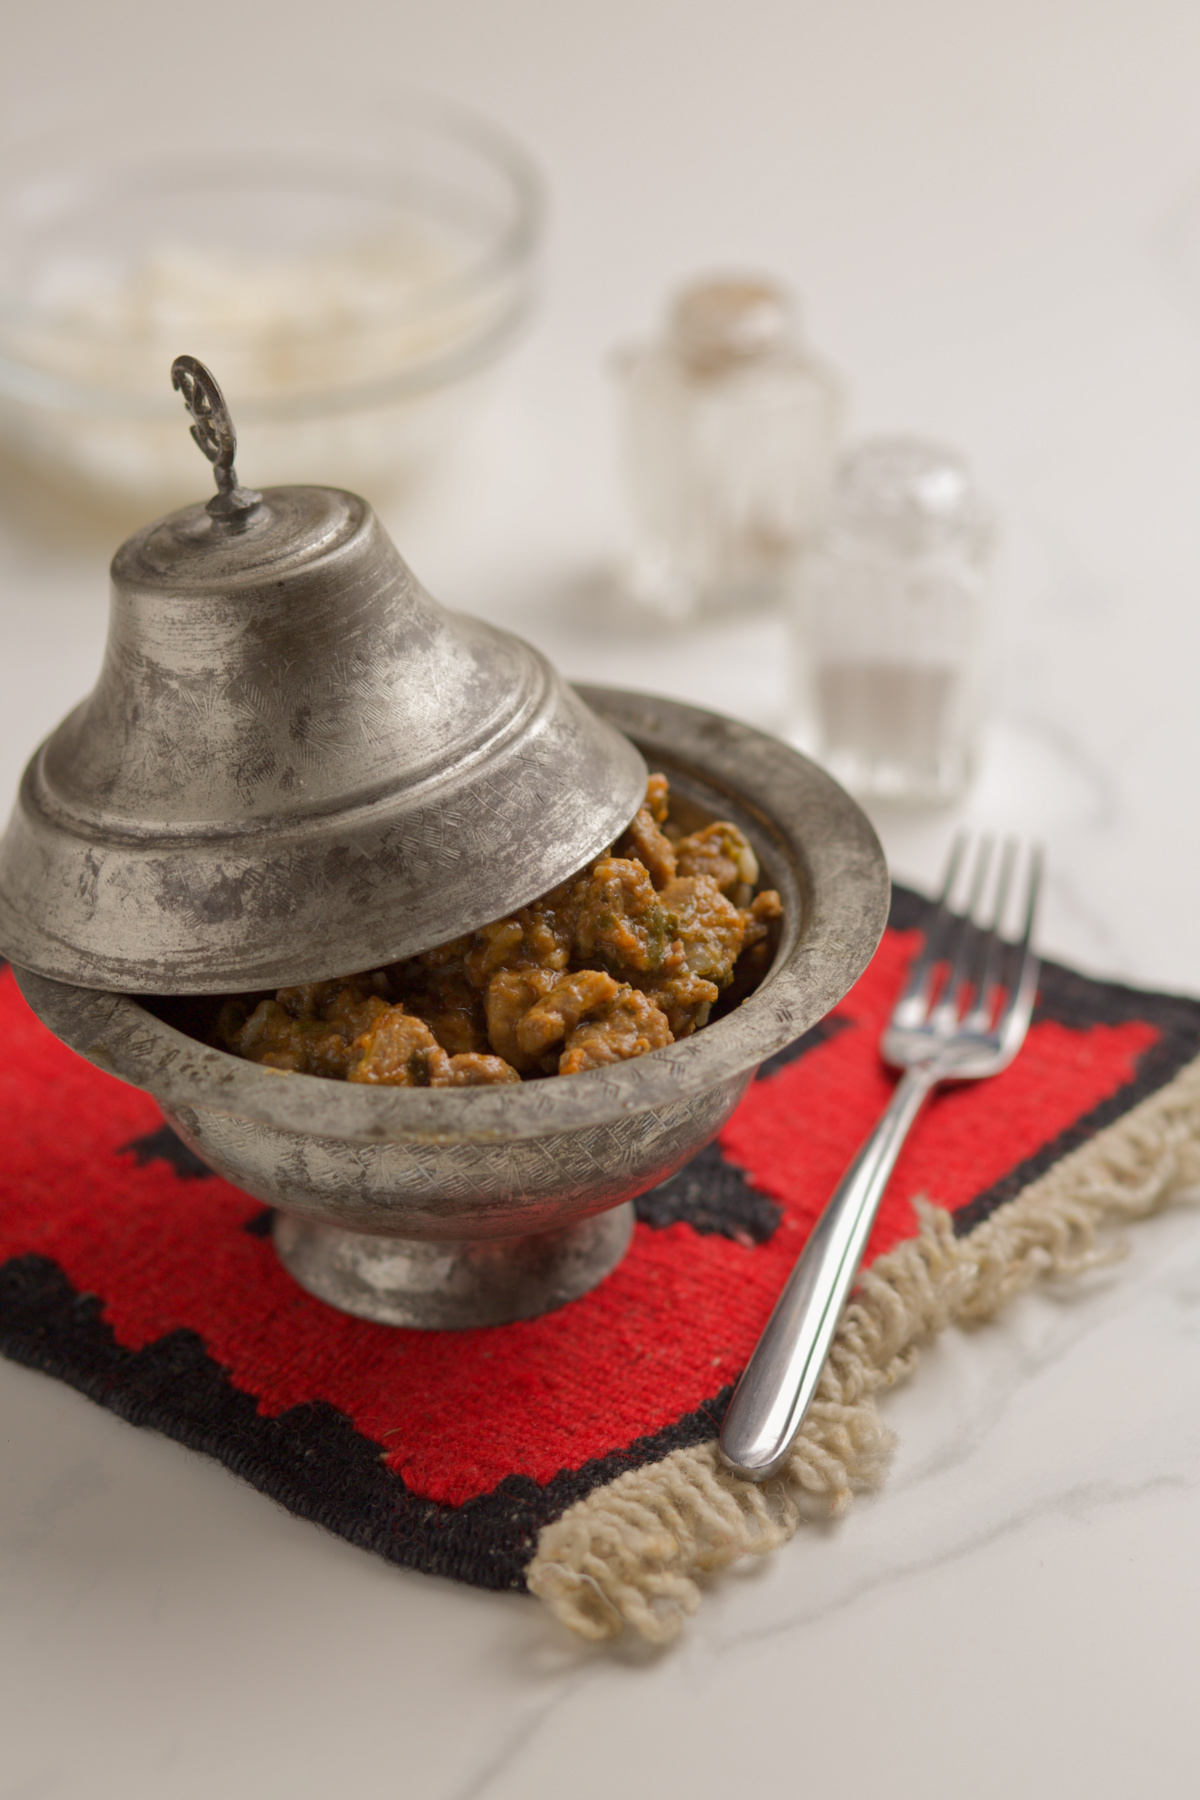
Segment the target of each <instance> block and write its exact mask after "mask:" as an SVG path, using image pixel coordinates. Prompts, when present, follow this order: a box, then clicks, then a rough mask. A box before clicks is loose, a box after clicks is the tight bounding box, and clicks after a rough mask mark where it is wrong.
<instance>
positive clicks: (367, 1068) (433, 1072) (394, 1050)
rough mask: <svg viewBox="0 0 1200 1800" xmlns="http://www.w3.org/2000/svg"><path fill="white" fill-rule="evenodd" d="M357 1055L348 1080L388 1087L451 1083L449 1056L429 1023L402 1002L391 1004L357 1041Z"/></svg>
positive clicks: (445, 1084)
mask: <svg viewBox="0 0 1200 1800" xmlns="http://www.w3.org/2000/svg"><path fill="white" fill-rule="evenodd" d="M354 1048H355V1051H356V1052H357V1059H356V1061H355V1062H354V1064H353V1066H352V1067H351V1069H350V1070H349V1072H348V1074H347V1076H346V1079H347V1081H363V1082H371V1083H375V1084H377V1085H381V1086H386V1087H448V1086H449V1085H450V1058H449V1057H448V1056H447V1055H446V1052H445V1051H444V1050H443V1049H442V1046H441V1045H440V1044H439V1043H438V1041H437V1039H436V1038H435V1037H434V1035H433V1033H432V1031H430V1029H429V1027H428V1025H426V1023H425V1021H424V1019H417V1018H414V1017H413V1015H412V1014H411V1013H408V1012H405V1010H404V1008H403V1007H402V1006H390V1007H389V1008H388V1009H387V1011H386V1012H385V1013H382V1014H381V1015H380V1017H379V1018H378V1019H376V1021H375V1023H374V1024H373V1025H372V1026H371V1028H370V1030H369V1031H365V1032H364V1033H363V1035H362V1036H361V1037H360V1038H358V1039H357V1040H356V1041H355V1045H354Z"/></svg>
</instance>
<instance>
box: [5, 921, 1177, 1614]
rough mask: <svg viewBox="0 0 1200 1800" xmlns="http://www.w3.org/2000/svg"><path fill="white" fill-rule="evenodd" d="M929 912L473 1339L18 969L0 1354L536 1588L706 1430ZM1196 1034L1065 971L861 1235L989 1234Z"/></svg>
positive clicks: (1152, 1007) (877, 1082)
mask: <svg viewBox="0 0 1200 1800" xmlns="http://www.w3.org/2000/svg"><path fill="white" fill-rule="evenodd" d="M923 905H924V903H923V902H921V901H919V900H918V899H917V897H916V896H915V895H912V894H909V893H906V892H904V891H900V892H898V893H897V895H896V897H895V902H894V906H893V916H892V924H891V926H890V928H889V930H888V933H887V935H886V937H885V939H884V942H883V944H882V946H881V948H880V950H879V952H878V954H877V956H876V957H875V960H874V962H873V963H872V964H871V967H870V969H869V970H868V971H867V973H866V974H865V975H864V976H863V978H862V980H861V981H860V982H859V983H858V985H857V987H856V988H855V989H854V990H853V992H852V993H851V994H850V995H849V996H848V997H847V999H846V1000H845V1001H844V1002H843V1003H842V1005H841V1006H839V1007H838V1009H837V1011H836V1012H835V1013H834V1014H833V1015H832V1016H831V1017H830V1018H829V1019H827V1020H826V1021H824V1022H823V1024H821V1025H820V1026H818V1027H817V1028H816V1029H815V1030H814V1031H812V1032H810V1033H809V1034H808V1035H807V1037H806V1038H804V1039H803V1040H801V1041H800V1042H799V1043H797V1044H795V1045H793V1046H792V1047H791V1048H790V1049H788V1050H786V1051H785V1052H783V1053H782V1054H781V1055H780V1056H777V1057H775V1058H774V1059H773V1060H772V1062H771V1063H770V1064H768V1065H767V1066H765V1067H764V1068H763V1069H762V1071H761V1073H760V1075H759V1077H758V1079H757V1080H756V1081H755V1082H754V1084H753V1085H752V1087H751V1089H750V1091H749V1093H748V1095H747V1097H746V1099H745V1100H744V1101H743V1103H742V1105H741V1107H740V1108H739V1109H738V1111H737V1113H736V1114H735V1115H734V1117H733V1118H732V1119H731V1120H730V1122H729V1124H728V1125H727V1126H726V1128H725V1129H724V1131H723V1132H722V1133H721V1137H720V1140H719V1143H718V1144H715V1145H713V1146H710V1148H709V1149H708V1150H706V1151H704V1152H703V1153H702V1154H701V1155H700V1156H699V1157H698V1158H697V1159H696V1160H695V1161H694V1162H693V1163H692V1164H691V1165H690V1166H689V1167H688V1168H687V1169H685V1170H684V1171H683V1172H682V1173H681V1174H679V1175H677V1176H675V1177H674V1178H673V1179H672V1180H671V1181H669V1182H667V1183H666V1184H665V1185H664V1186H662V1187H660V1188H658V1189H656V1190H655V1191H654V1192H652V1193H650V1194H647V1195H646V1196H644V1197H643V1199H642V1200H641V1201H640V1202H639V1203H638V1216H639V1224H638V1227H637V1230H636V1234H635V1238H634V1242H633V1246H632V1248H631V1250H630V1252H629V1254H628V1255H627V1256H626V1258H625V1260H624V1262H623V1263H621V1265H620V1266H619V1267H618V1268H617V1270H616V1271H615V1272H614V1273H613V1274H612V1275H611V1276H609V1278H608V1279H607V1280H606V1281H605V1282H603V1283H602V1284H601V1286H600V1287H599V1288H597V1289H596V1290H595V1291H594V1292H593V1293H591V1294H589V1295H587V1296H586V1297H585V1298H583V1299H581V1300H578V1301H575V1302H574V1303H573V1304H572V1305H570V1306H567V1307H565V1308H563V1309H562V1310H560V1311H558V1312H556V1313H552V1314H549V1315H547V1316H546V1317H543V1318H540V1319H536V1320H533V1321H529V1322H525V1323H521V1324H516V1325H509V1326H504V1327H499V1328H492V1329H485V1330H476V1331H464V1332H447V1333H424V1332H416V1331H407V1330H396V1329H392V1328H388V1327H383V1326H377V1325H373V1324H370V1323H367V1322H365V1321H362V1320H358V1319H353V1318H349V1317H346V1316H343V1315H342V1314H340V1313H337V1312H334V1311H332V1310H331V1309H330V1308H328V1307H326V1306H324V1305H323V1304H322V1303H321V1302H319V1301H317V1300H315V1299H313V1298H311V1297H310V1296H309V1295H308V1294H306V1293H304V1292H303V1291H302V1290H301V1289H300V1288H299V1287H297V1286H296V1285H295V1283H294V1282H292V1281H291V1280H290V1278H289V1277H288V1276H287V1275H286V1274H285V1273H284V1271H283V1269H282V1268H281V1266H280V1265H279V1263H278V1262H277V1260H276V1257H275V1253H274V1250H273V1248H272V1245H271V1242H270V1238H269V1236H268V1231H267V1226H268V1223H269V1215H268V1214H267V1213H266V1212H265V1211H264V1210H263V1208H262V1207H261V1206H260V1205H259V1204H258V1202H256V1201H254V1200H251V1199H249V1198H247V1197H246V1196H245V1195H243V1194H241V1193H239V1192H238V1191H237V1190H236V1189H234V1188H232V1187H230V1186H229V1185H227V1184H226V1183H225V1182H223V1181H221V1180H219V1179H218V1178H217V1177H215V1176H212V1175H209V1174H208V1172H207V1170H205V1169H204V1168H203V1167H202V1165H200V1164H199V1163H198V1162H197V1161H196V1160H195V1158H194V1157H193V1156H192V1154H191V1153H190V1152H189V1151H188V1150H187V1149H186V1148H185V1147H184V1146H183V1145H182V1144H181V1143H180V1142H179V1140H178V1139H177V1138H176V1137H175V1136H174V1135H173V1133H172V1132H171V1131H170V1130H169V1128H168V1127H166V1126H165V1125H164V1124H163V1121H162V1119H161V1117H160V1115H159V1114H158V1112H157V1110H156V1108H155V1106H154V1104H153V1102H152V1101H151V1100H149V1099H148V1098H147V1097H146V1096H145V1095H144V1094H141V1093H139V1092H137V1091H135V1090H134V1089H132V1088H128V1087H125V1086H122V1085H121V1084H120V1083H118V1082H116V1081H114V1080H112V1079H111V1078H109V1077H107V1076H105V1075H103V1074H101V1073H99V1072H98V1071H97V1070H95V1069H93V1068H91V1067H90V1066H89V1065H87V1064H85V1063H84V1062H82V1061H80V1060H79V1059H78V1058H76V1057H75V1056H73V1055H72V1054H71V1053H70V1052H68V1051H67V1050H65V1049H64V1048H62V1047H61V1046H60V1045H59V1044H58V1043H57V1042H56V1041H55V1039H54V1038H52V1037H51V1035H50V1034H49V1033H48V1032H47V1031H46V1030H45V1029H44V1028H43V1027H42V1026H41V1025H40V1024H39V1023H38V1022H37V1021H36V1020H35V1019H34V1017H33V1015H32V1014H31V1013H30V1012H29V1011H28V1009H27V1008H26V1006H25V1004H24V1002H23V1001H22V999H21V998H20V995H19V993H18V991H17V988H16V984H15V982H14V981H13V979H12V976H11V973H10V972H8V971H7V970H4V971H2V972H0V1046H2V1048H0V1126H2V1130H3V1141H4V1147H5V1148H4V1156H3V1166H2V1168H0V1348H2V1349H3V1351H4V1353H5V1354H6V1355H8V1356H10V1357H12V1358H14V1359H15V1360H17V1361H19V1362H23V1363H26V1364H29V1365H30V1366H32V1367H34V1368H38V1369H42V1370H45V1371H47V1372H49V1373H51V1374H54V1375H57V1376H59V1377H60V1378H61V1379H63V1380H65V1381H67V1382H70V1383H71V1384H72V1385H73V1386H74V1387H77V1388H79V1389H81V1390H82V1391H83V1392H84V1393H86V1394H88V1395H90V1396H91V1397H92V1398H93V1399H95V1400H97V1401H99V1402H100V1403H101V1404H102V1405H104V1406H107V1407H110V1408H111V1409H112V1410H113V1411H115V1412H117V1413H120V1414H121V1415H122V1416H123V1417H124V1418H126V1419H129V1420H132V1421H133V1422H134V1423H136V1424H140V1425H146V1426H150V1427H153V1428H154V1429H156V1430H159V1431H162V1432H166V1433H167V1434H168V1435H170V1436H172V1437H174V1438H177V1439H179V1440H180V1441H181V1442H183V1443H185V1444H187V1445H189V1446H191V1447H192V1448H194V1449H200V1450H204V1451H206V1452H207V1453H209V1454H210V1455H212V1456H215V1457H217V1458H219V1460H220V1461H222V1462H223V1463H225V1464H226V1465H227V1466H228V1467H229V1468H230V1469H232V1470H234V1471H235V1472H236V1473H237V1474H239V1475H241V1476H243V1477H244V1478H245V1479H246V1480H248V1481H250V1482H252V1483H253V1484H254V1485H255V1486H256V1487H258V1488H260V1489H261V1490H262V1491H263V1492H264V1493H267V1494H269V1495H271V1496H272V1497H273V1498H274V1499H276V1500H278V1501H280V1502H282V1503H283V1505H285V1506H286V1507H288V1508H289V1509H290V1510H291V1511H293V1512H295V1513H298V1514H300V1515H301V1516H303V1517H305V1518H308V1519H311V1520H314V1521H316V1522H318V1523H320V1524H322V1525H324V1526H326V1527H327V1528H328V1529H330V1530H331V1531H335V1532H337V1533H339V1534H340V1535H341V1536H343V1537H345V1538H348V1539H350V1540H351V1541H352V1542H354V1543H356V1544H359V1545H361V1546H363V1547H364V1548H366V1549H370V1550H373V1551H376V1552H377V1553H378V1554H380V1555H382V1556H384V1557H387V1558H389V1559H390V1560H391V1561H393V1562H397V1563H401V1564H404V1565H407V1566H409V1567H411V1568H415V1569H422V1570H426V1571H430V1572H435V1573H438V1574H442V1575H449V1576H453V1577H455V1578H457V1579H459V1580H462V1581H468V1582H473V1583H476V1584H478V1585H480V1586H482V1587H490V1588H521V1587H522V1586H523V1585H524V1584H525V1579H526V1570H527V1566H528V1565H529V1563H530V1560H531V1558H533V1556H534V1554H535V1551H536V1549H537V1545H538V1539H539V1533H541V1532H542V1531H543V1529H544V1528H545V1527H547V1526H548V1525H549V1524H550V1523H551V1522H552V1521H554V1520H556V1519H558V1518H559V1517H560V1516H561V1515H562V1514H563V1513H564V1512H566V1511H567V1509H569V1508H572V1507H574V1506H577V1505H578V1503H579V1502H581V1501H582V1500H584V1499H585V1497H587V1496H589V1495H592V1494H593V1493H594V1492H595V1491H596V1490H597V1489H600V1488H602V1487H605V1486H606V1484H611V1483H612V1482H613V1481H614V1480H615V1479H616V1478H618V1477H620V1476H621V1475H623V1474H624V1473H626V1472H627V1471H630V1470H633V1469H637V1468H639V1467H645V1466H647V1465H651V1464H657V1463H659V1462H661V1461H662V1460H663V1459H664V1458H669V1457H670V1455H671V1453H672V1452H675V1451H678V1450H681V1449H684V1448H686V1447H688V1446H693V1445H700V1444H704V1443H707V1442H709V1441H710V1440H711V1439H712V1438H713V1436H714V1434H715V1431H716V1428H717V1425H718V1423H719V1421H720V1417H721V1413H722V1409H723V1407H724V1406H725V1404H726V1402H727V1400H728V1396H729V1393H730V1389H731V1384H732V1383H733V1381H734V1380H735V1379H736V1377H737V1374H738V1372H739V1370H740V1368H741V1367H742V1364H743V1363H744V1361H745V1359H746V1356H747V1354H748V1353H749V1351H750V1349H751V1347H752V1346H753V1344H754V1341H755V1338H756V1336H757V1334H758V1332H759V1330H760V1328H761V1326H762V1324H763V1322H764V1321H765V1319H766V1317H767V1314H768V1312H769V1311H770V1308H771V1306H772V1304H773V1301H774V1299H775V1296H776V1294H777V1293H778V1291H779V1288H780V1286H781V1284H782V1282H783V1280H784V1277H785V1275H786V1273H787V1270H788V1269H789V1267H790V1265H791V1263H792V1261H793V1259H794V1258H795V1256H796V1254H797V1252H798V1250H799V1248H800V1246H801V1244H802V1243H803V1241H804V1236H805V1233H806V1232H807V1230H808V1229H809V1227H810V1225H811V1223H812V1221H813V1219H814V1218H815V1216H816V1214H817V1213H818V1211H819V1210H820V1208H821V1206H822V1205H823V1203H824V1201H825V1200H826V1199H827V1197H828V1195H829V1193H830V1191H831V1189H832V1188H833V1186H834V1184H835V1183H836V1181H837V1179H838V1177H839V1176H840V1174H841V1173H842V1171H843V1169H844V1167H845V1165H846V1163H847V1161H848V1160H849V1158H850V1156H851V1155H852V1153H853V1151H854V1149H855V1148H856V1146H857V1144H858V1143H859V1141H860V1140H861V1139H862V1138H863V1137H864V1136H865V1134H866V1133H867V1132H868V1131H869V1130H870V1128H871V1126H872V1124H873V1123H874V1121H875V1119H876V1117H877V1116H878V1113H879V1112H880V1110H881V1109H882V1107H883V1105H884V1103H885V1101H886V1099H887V1095H888V1091H889V1081H890V1078H889V1076H888V1075H887V1072H886V1071H885V1070H884V1068H883V1067H882V1065H881V1063H880V1061H879V1057H878V1053H877V1048H876V1046H877V1043H878V1038H879V1032H880V1029H881V1026H882V1024H883V1021H884V1019H885V1017H886V1015H887V1013H888V1011H889V1009H890V1007H891V1004H892V1001H893V999H894V997H895V994H896V992H897V989H898V987H899V985H900V982H901V978H902V973H903V970H904V967H905V965H906V963H907V961H908V959H909V958H910V956H911V955H912V954H913V952H914V950H915V948H916V946H917V944H918V942H919V938H920V932H919V924H920V919H921V914H922V909H923ZM1198 1053H1200V1004H1198V1003H1196V1002H1194V1001H1191V1000H1185V999H1178V998H1172V997H1168V996H1163V995H1158V994H1147V993H1139V992H1135V991H1133V990H1131V989H1128V988H1124V987H1118V986H1114V985H1111V984H1108V983H1101V982H1095V981H1091V980H1088V979H1085V978H1084V977H1082V976H1080V975H1077V974H1074V973H1072V972H1071V971H1069V970H1067V969H1063V968H1059V967H1055V966H1053V965H1048V966H1047V967H1046V969H1045V971H1044V976H1043V982H1042V989H1041V994H1040V997H1039V1004H1038V1010H1037V1014H1036V1016H1035V1022H1034V1024H1033V1027H1032V1029H1031V1032H1030V1035H1029V1039H1028V1042H1027V1044H1026V1047H1025V1048H1024V1050H1023V1051H1022V1053H1021V1055H1020V1057H1019V1058H1018V1059H1017V1061H1016V1062H1015V1064H1014V1065H1013V1066H1012V1067H1011V1068H1010V1069H1009V1070H1008V1071H1007V1072H1006V1073H1005V1074H1003V1075H1001V1076H999V1077H997V1078H996V1079H994V1080H992V1081H990V1082H986V1083H980V1084H978V1085H975V1086H970V1087H964V1088H961V1089H958V1090H954V1091H949V1092H944V1093H942V1094H940V1095H939V1096H938V1097H937V1098H936V1099H935V1100H934V1101H933V1103H932V1104H931V1105H930V1107H929V1108H928V1111H927V1113H926V1114H925V1116H924V1118H923V1119H922V1120H921V1121H920V1122H919V1124H918V1126H917V1128H916V1130H915V1131H914V1133H913V1136H912V1139H911V1140H910V1143H909V1145H908V1147H907V1149H906V1151H905V1153H904V1155H903V1156H902V1158H901V1161H900V1164H899V1167H898V1169H897V1171H896V1174H895V1176H894V1178H893V1180H892V1183H891V1187H890V1190H889V1193H888V1196H887V1199H886V1200H885V1203H884V1207H883V1211H882V1214H881V1217H880V1219H879V1222H878V1226H877V1229H876V1231H875V1235H874V1237H873V1239H872V1243H871V1249H870V1258H872V1259H873V1258H876V1257H878V1256H879V1255H880V1254H881V1253H883V1252H887V1251H889V1250H890V1249H892V1248H893V1247H894V1246H896V1245H898V1244H900V1243H901V1242H903V1241H904V1240H905V1239H908V1238H911V1237H912V1236H913V1234H914V1233H915V1231H916V1229H917V1220H916V1214H915V1213H914V1208H913V1200H914V1197H915V1196H918V1195H929V1196H930V1197H932V1198H933V1199H934V1200H936V1201H937V1203H938V1204H939V1205H940V1206H942V1207H945V1208H948V1209H950V1211H951V1212H952V1214H953V1218H954V1228H955V1231H956V1232H958V1233H959V1234H962V1233H965V1232H968V1231H970V1230H972V1229H973V1228H975V1227H977V1226H978V1225H979V1224H980V1222H981V1221H984V1220H986V1219H987V1218H988V1217H989V1215H991V1214H993V1213H994V1212H995V1210H996V1209H997V1208H999V1207H1002V1206H1003V1205H1004V1204H1005V1203H1006V1202H1007V1201H1010V1200H1012V1199H1013V1198H1014V1197H1015V1196H1017V1195H1019V1194H1021V1193H1022V1192H1024V1191H1026V1190H1027V1189H1028V1188H1029V1186H1030V1184H1031V1183H1033V1182H1035V1181H1036V1180H1037V1178H1039V1177H1041V1176H1043V1175H1044V1174H1045V1173H1046V1172H1047V1171H1048V1170H1050V1169H1051V1168H1052V1166H1053V1165H1054V1164H1055V1163H1056V1162H1057V1161H1058V1160H1059V1159H1060V1158H1062V1157H1063V1156H1064V1155H1066V1154H1067V1153H1068V1152H1070V1151H1072V1150H1075V1149H1077V1148H1078V1147H1079V1146H1081V1145H1083V1144H1085V1143H1086V1142H1087V1141H1088V1140H1089V1139H1090V1138H1092V1137H1093V1136H1094V1134H1096V1133H1097V1132H1100V1131H1103V1130H1104V1129H1105V1128H1108V1127H1111V1126H1112V1125H1113V1123H1114V1122H1115V1121H1119V1120H1120V1119H1121V1118H1122V1117H1123V1116H1124V1115H1126V1114H1128V1113H1129V1112H1130V1109H1132V1108H1134V1107H1136V1106H1138V1105H1139V1103H1141V1102H1144V1101H1145V1100H1146V1099H1147V1097H1149V1096H1153V1095H1154V1094H1155V1093H1156V1092H1157V1091H1158V1090H1161V1089H1163V1088H1164V1087H1165V1086H1166V1084H1168V1083H1170V1082H1171V1081H1172V1078H1173V1077H1175V1076H1176V1075H1177V1074H1178V1072H1179V1071H1180V1070H1181V1069H1182V1068H1183V1067H1184V1065H1186V1064H1188V1063H1190V1062H1191V1061H1192V1060H1193V1059H1194V1058H1195V1057H1196V1056H1197V1054H1198Z"/></svg>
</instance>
